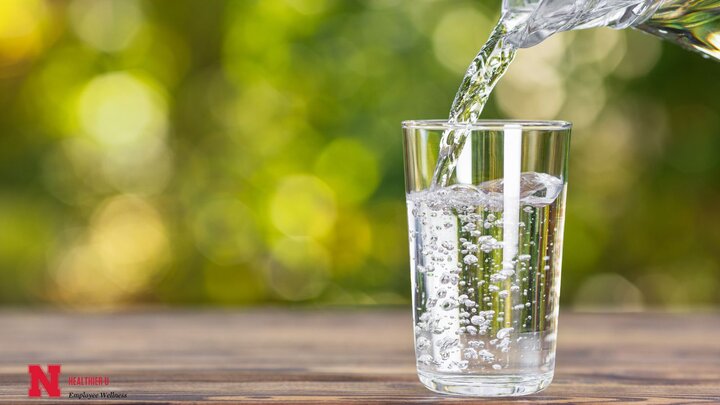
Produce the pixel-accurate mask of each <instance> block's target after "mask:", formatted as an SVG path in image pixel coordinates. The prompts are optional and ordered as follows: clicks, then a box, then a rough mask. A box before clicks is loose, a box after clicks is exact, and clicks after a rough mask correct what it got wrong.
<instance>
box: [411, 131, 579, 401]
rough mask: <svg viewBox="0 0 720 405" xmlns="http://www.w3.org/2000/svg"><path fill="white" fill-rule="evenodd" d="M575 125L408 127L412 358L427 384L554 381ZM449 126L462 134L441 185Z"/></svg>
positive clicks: (501, 388)
mask: <svg viewBox="0 0 720 405" xmlns="http://www.w3.org/2000/svg"><path fill="white" fill-rule="evenodd" d="M570 128H571V125H570V124H569V123H567V122H561V121H480V122H479V123H477V124H473V125H468V124H449V123H448V122H446V121H406V122H404V123H403V131H404V148H405V179H406V193H407V207H408V225H409V241H410V261H411V263H410V266H411V273H412V289H413V321H414V329H415V353H416V358H417V370H418V375H419V378H420V381H421V382H422V383H423V384H424V385H425V386H426V387H428V388H429V389H431V390H433V391H436V392H440V393H449V394H459V395H474V396H505V395H525V394H531V393H533V392H537V391H540V390H542V389H543V388H545V387H547V386H548V385H549V384H550V381H551V380H552V377H553V371H554V366H555V341H556V336H557V334H556V332H557V315H558V298H559V293H560V264H561V257H562V235H563V221H564V217H565V195H566V190H567V156H568V146H569V143H570ZM447 129H465V130H468V129H469V135H468V138H467V140H466V141H465V142H466V143H465V144H464V146H463V150H462V152H461V153H460V155H459V158H458V160H457V166H456V169H455V170H454V172H453V173H452V174H451V175H450V181H449V182H448V185H447V186H446V187H438V186H435V185H434V184H433V180H432V179H433V172H434V169H435V165H436V163H437V160H438V151H439V149H440V139H441V137H442V134H443V132H444V131H445V130H447Z"/></svg>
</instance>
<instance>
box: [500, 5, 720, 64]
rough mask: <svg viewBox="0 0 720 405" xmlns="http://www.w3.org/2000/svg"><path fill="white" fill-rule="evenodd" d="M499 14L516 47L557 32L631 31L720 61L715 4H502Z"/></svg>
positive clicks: (719, 25)
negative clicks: (629, 28) (663, 39)
mask: <svg viewBox="0 0 720 405" xmlns="http://www.w3.org/2000/svg"><path fill="white" fill-rule="evenodd" d="M503 14H504V15H505V19H506V21H508V27H509V28H510V32H509V36H508V40H509V41H510V43H512V44H513V45H514V46H516V47H519V48H527V47H530V46H533V45H535V44H538V43H540V42H542V41H543V40H544V39H545V38H547V37H549V36H550V35H552V34H555V33H557V32H561V31H569V30H576V29H584V28H594V27H612V28H616V29H622V28H627V27H633V28H637V29H640V30H642V31H645V32H648V33H650V34H652V35H656V36H658V37H661V38H665V39H668V40H670V41H672V42H674V43H676V44H679V45H681V46H683V47H686V48H688V49H691V50H694V51H698V52H700V53H702V54H703V55H705V56H706V57H711V58H714V59H717V60H720V0H503Z"/></svg>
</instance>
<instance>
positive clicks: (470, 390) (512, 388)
mask: <svg viewBox="0 0 720 405" xmlns="http://www.w3.org/2000/svg"><path fill="white" fill-rule="evenodd" d="M418 377H419V378H420V382H421V383H423V385H425V386H426V387H427V388H428V389H430V390H431V391H435V392H437V393H440V394H451V395H464V396H475V397H505V396H520V395H530V394H534V393H536V392H539V391H542V390H544V389H545V388H547V386H548V385H550V382H551V381H552V379H553V373H552V372H550V373H545V374H538V375H533V376H517V375H516V376H510V375H484V376H478V375H472V376H471V375H443V374H430V373H425V372H422V371H418Z"/></svg>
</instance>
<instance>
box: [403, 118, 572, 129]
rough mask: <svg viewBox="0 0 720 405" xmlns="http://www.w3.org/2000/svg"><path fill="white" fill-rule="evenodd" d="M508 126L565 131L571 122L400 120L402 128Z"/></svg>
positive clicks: (486, 127)
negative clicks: (470, 122)
mask: <svg viewBox="0 0 720 405" xmlns="http://www.w3.org/2000/svg"><path fill="white" fill-rule="evenodd" d="M508 126H519V127H520V128H521V129H522V130H523V131H527V130H530V131H533V130H534V131H565V130H569V129H572V123H571V122H569V121H560V120H503V119H494V120H479V121H477V122H475V123H472V124H469V123H463V122H458V123H451V122H449V121H448V120H440V119H430V120H407V121H403V122H402V127H403V128H416V129H429V130H446V129H453V128H463V129H468V128H469V129H470V130H476V131H477V130H480V131H502V130H504V129H505V128H506V127H508Z"/></svg>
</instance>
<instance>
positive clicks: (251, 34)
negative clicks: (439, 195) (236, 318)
mask: <svg viewBox="0 0 720 405" xmlns="http://www.w3.org/2000/svg"><path fill="white" fill-rule="evenodd" d="M499 7H500V1H499V0H498V1H477V0H473V1H463V0H435V1H432V0H415V1H410V0H402V1H400V0H395V1H394V0H362V1H360V0H357V1H355V0H238V1H177V0H176V1H136V0H118V1H108V0H76V1H41V0H2V1H0V130H1V131H2V137H1V138H0V142H1V144H0V165H1V169H0V302H2V303H5V304H23V303H40V304H52V305H60V306H68V307H79V308H103V307H117V306H128V305H137V304H142V305H146V304H151V305H152V304H209V305H218V304H220V305H235V304H267V303H308V302H310V303H314V304H317V305H373V304H381V305H388V304H401V303H407V302H409V299H410V286H409V283H410V281H409V279H410V277H409V266H408V253H407V250H408V249H407V239H406V238H407V235H406V229H407V228H406V216H405V205H404V194H403V190H404V187H403V174H402V170H403V169H402V151H401V137H400V121H401V120H404V119H420V118H443V117H445V116H446V115H447V113H448V109H449V106H450V103H451V101H452V97H453V95H454V93H455V91H456V89H457V86H458V85H459V83H460V79H461V77H462V73H463V72H464V69H465V67H466V65H467V64H468V63H469V61H470V60H471V59H472V57H473V56H474V54H475V53H476V52H477V50H478V49H479V48H480V46H481V44H482V43H483V42H484V39H485V38H486V36H487V35H488V33H489V32H490V29H491V26H492V25H493V22H494V21H495V20H496V18H497V13H498V11H499ZM718 73H720V64H717V63H715V62H713V61H709V60H705V59H703V58H701V57H700V56H698V55H696V54H692V53H689V52H687V51H684V50H681V49H679V48H675V47H674V46H673V45H670V44H664V43H662V42H661V41H660V40H657V39H655V38H652V37H649V36H646V35H644V34H641V33H638V32H634V31H629V30H628V31H614V30H610V29H598V30H590V31H584V32H577V33H565V34H560V35H558V36H556V37H553V38H552V39H550V40H548V41H547V42H545V43H543V44H542V45H540V46H538V47H536V48H533V49H529V50H523V51H521V52H520V53H519V56H518V58H517V59H516V61H515V63H514V64H513V66H512V67H511V69H510V72H509V73H508V74H507V76H506V77H505V79H504V80H502V81H501V84H500V85H499V87H498V88H497V90H496V92H495V93H494V96H493V97H492V98H491V103H490V105H489V107H488V108H487V110H486V113H485V116H486V117H511V118H538V119H549V118H558V119H565V120H570V121H573V122H574V123H575V130H574V135H573V136H574V138H573V145H572V151H571V155H570V188H569V196H568V212H567V220H566V234H565V250H564V257H565V259H564V265H563V277H562V278H563V280H562V283H563V287H562V288H563V292H562V300H563V304H564V305H565V308H568V307H575V308H593V307H598V306H613V307H616V308H622V309H638V308H647V307H651V308H652V307H660V308H683V307H697V306H711V305H715V304H718V303H720V293H719V292H718V291H720V288H719V287H720V285H718V284H719V282H718V275H719V274H720V159H719V158H718V152H720V115H719V114H718V112H719V111H720V97H719V96H718V95H720V81H719V80H717V77H718Z"/></svg>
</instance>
